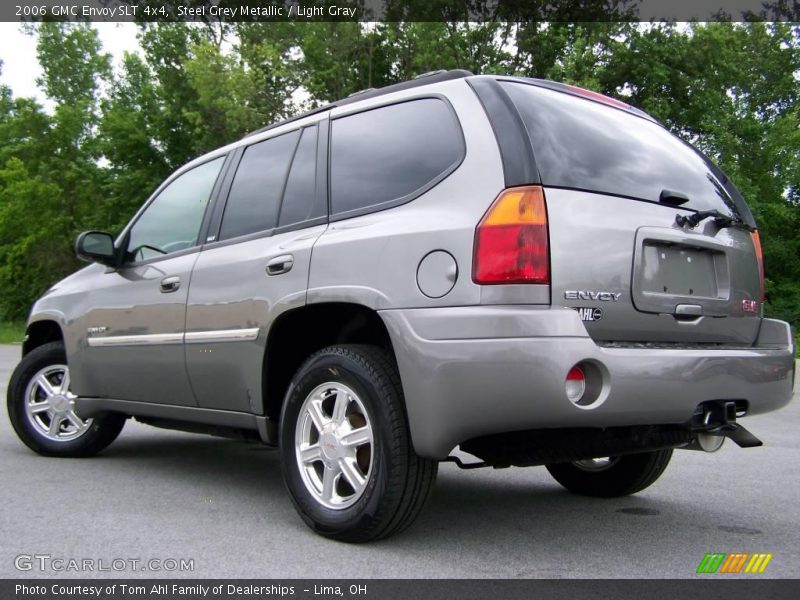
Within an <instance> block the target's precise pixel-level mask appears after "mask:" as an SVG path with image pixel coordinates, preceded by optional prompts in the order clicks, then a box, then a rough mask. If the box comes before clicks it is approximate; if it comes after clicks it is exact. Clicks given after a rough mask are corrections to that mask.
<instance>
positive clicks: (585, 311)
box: [575, 307, 603, 321]
mask: <svg viewBox="0 0 800 600" xmlns="http://www.w3.org/2000/svg"><path fill="white" fill-rule="evenodd" d="M575 310H577V311H578V314H579V315H580V317H581V321H599V320H600V319H602V318H603V311H602V310H600V309H599V308H592V307H577V308H575Z"/></svg>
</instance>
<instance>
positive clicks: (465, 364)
mask: <svg viewBox="0 0 800 600" xmlns="http://www.w3.org/2000/svg"><path fill="white" fill-rule="evenodd" d="M380 314H381V317H382V318H383V320H384V322H385V324H386V326H387V328H388V330H389V334H390V335H391V338H392V343H393V346H394V351H395V354H396V357H397V363H398V366H399V369H400V376H401V379H402V382H403V389H404V392H405V398H406V407H407V411H408V417H409V424H410V428H411V436H412V440H413V443H414V447H415V449H416V451H417V453H418V454H420V455H422V456H426V457H431V458H444V457H445V456H447V454H448V453H449V452H450V451H451V450H452V449H453V448H454V447H455V446H456V445H457V444H459V443H461V442H464V441H466V440H468V439H471V438H475V437H478V436H483V435H488V434H492V433H503V432H508V431H518V430H525V429H543V428H555V427H613V426H625V425H653V424H677V423H686V422H687V421H689V420H690V419H691V417H692V414H693V413H694V411H695V409H696V407H697V405H698V404H700V403H701V402H704V401H707V400H744V401H746V402H747V403H748V414H758V413H763V412H768V411H772V410H776V409H778V408H780V407H782V406H784V405H786V404H788V402H789V401H790V400H791V398H792V393H793V387H794V381H795V372H794V371H795V362H794V351H793V347H792V344H793V342H792V336H791V331H790V328H789V326H788V324H787V323H784V322H782V321H776V320H772V319H764V320H763V324H762V327H761V332H760V334H759V337H758V340H757V342H756V344H755V345H754V346H753V347H752V348H747V349H720V348H714V349H706V348H703V349H685V348H681V349H672V348H669V349H661V348H659V349H654V348H630V347H614V348H611V347H602V346H598V345H597V344H596V343H595V342H594V341H593V340H592V339H591V338H590V337H589V336H588V334H587V333H586V329H585V327H584V326H583V323H582V322H581V320H580V318H579V316H578V314H577V312H575V311H574V310H571V309H564V308H540V307H533V306H527V307H520V306H517V307H510V306H479V307H453V308H432V309H408V310H388V311H382V312H381V313H380ZM581 361H588V362H590V363H591V364H594V365H597V366H598V367H599V369H598V371H599V372H600V373H601V374H602V379H603V384H602V390H601V391H600V392H599V399H598V401H596V402H594V403H593V404H592V405H591V406H588V407H579V406H576V405H574V404H573V403H571V402H570V401H569V400H568V399H567V398H566V395H565V391H564V379H565V377H566V374H567V372H568V371H569V369H570V368H571V367H572V366H573V365H575V364H576V363H578V362H581Z"/></svg>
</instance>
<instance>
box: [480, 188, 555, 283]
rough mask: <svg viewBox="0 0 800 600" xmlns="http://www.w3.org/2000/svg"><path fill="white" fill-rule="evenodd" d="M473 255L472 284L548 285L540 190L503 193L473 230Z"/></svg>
mask: <svg viewBox="0 0 800 600" xmlns="http://www.w3.org/2000/svg"><path fill="white" fill-rule="evenodd" d="M474 252H475V254H474V257H473V261H472V280H473V281H474V282H475V283H479V284H501V283H550V250H549V243H548V233H547V210H546V207H545V200H544V190H543V189H542V188H541V187H540V186H525V187H516V188H508V189H506V190H503V191H502V192H501V193H500V195H499V196H498V197H497V199H496V200H495V201H494V202H493V203H492V206H491V207H490V208H489V210H488V212H487V213H486V214H485V215H484V216H483V219H481V222H480V223H479V224H478V227H477V228H476V230H475V249H474Z"/></svg>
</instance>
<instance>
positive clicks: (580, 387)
mask: <svg viewBox="0 0 800 600" xmlns="http://www.w3.org/2000/svg"><path fill="white" fill-rule="evenodd" d="M565 389H566V392H567V398H568V399H569V401H570V402H578V401H579V400H580V399H581V398H583V394H584V393H585V392H586V375H585V374H584V372H583V369H581V368H580V367H578V366H574V367H572V368H571V369H570V370H569V373H567V381H566V384H565Z"/></svg>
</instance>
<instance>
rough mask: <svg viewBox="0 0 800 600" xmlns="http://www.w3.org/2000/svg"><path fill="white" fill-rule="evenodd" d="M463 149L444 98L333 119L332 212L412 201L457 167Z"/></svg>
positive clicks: (348, 214) (368, 209)
mask: <svg viewBox="0 0 800 600" xmlns="http://www.w3.org/2000/svg"><path fill="white" fill-rule="evenodd" d="M464 152H465V145H464V138H463V134H462V132H461V127H460V125H459V123H458V119H457V118H456V116H455V112H454V111H453V109H452V108H451V107H450V105H449V104H448V103H447V102H446V101H444V100H442V99H440V98H421V99H417V100H409V101H406V102H401V103H399V104H391V105H388V106H382V107H379V108H374V109H370V110H367V111H364V112H359V113H356V114H351V115H346V116H343V117H339V118H336V119H334V120H333V121H332V124H331V158H330V190H331V192H330V195H331V214H332V217H333V218H334V219H336V218H346V217H351V216H357V215H359V214H364V213H367V212H373V211H376V210H382V209H385V208H391V207H392V206H397V205H399V204H403V203H405V202H409V201H411V200H413V199H414V198H416V197H418V196H419V195H421V194H423V193H424V192H426V191H427V190H429V189H431V188H432V187H433V186H435V185H436V184H437V183H439V182H440V181H442V180H443V179H444V178H445V177H447V176H448V175H449V174H450V173H452V172H453V171H454V170H455V169H456V168H458V166H459V165H460V164H461V161H462V160H463V158H464Z"/></svg>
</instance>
